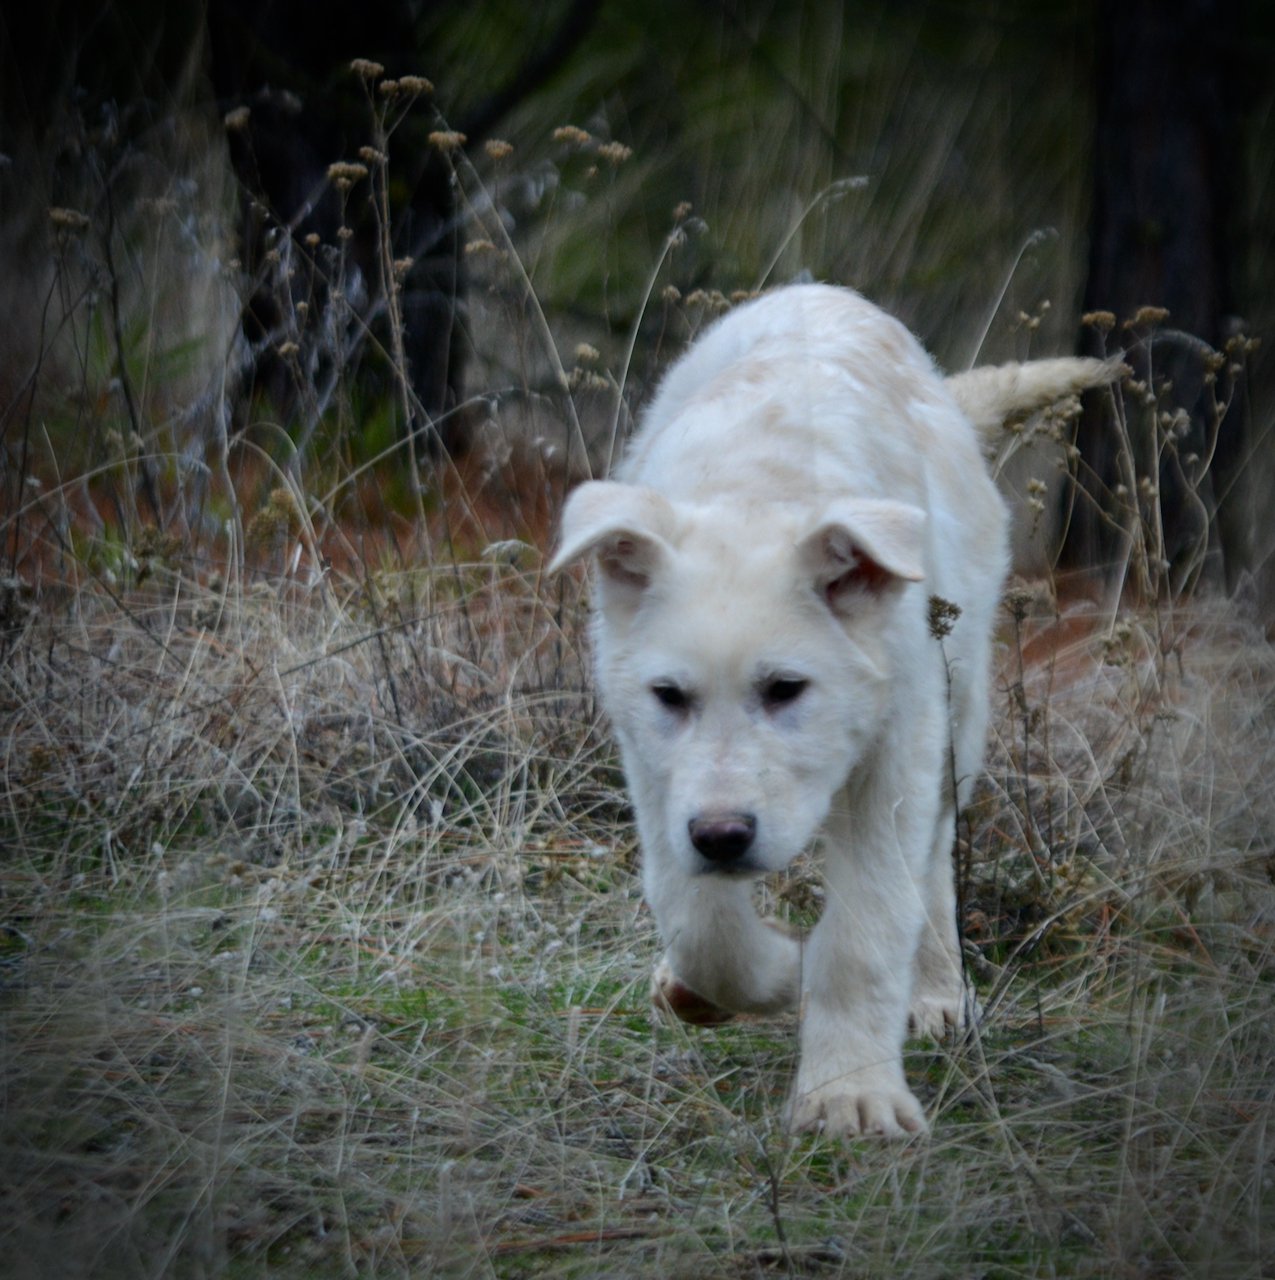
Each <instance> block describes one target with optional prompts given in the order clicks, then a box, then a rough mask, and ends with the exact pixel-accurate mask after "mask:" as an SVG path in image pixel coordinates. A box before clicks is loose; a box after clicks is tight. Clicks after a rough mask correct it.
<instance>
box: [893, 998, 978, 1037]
mask: <svg viewBox="0 0 1275 1280" xmlns="http://www.w3.org/2000/svg"><path fill="white" fill-rule="evenodd" d="M972 1005H973V999H972V997H968V996H966V995H965V994H964V993H963V992H957V993H956V994H955V995H951V996H947V995H941V996H940V995H913V997H912V1007H911V1008H910V1009H909V1010H908V1032H909V1034H911V1035H914V1036H918V1037H921V1038H927V1037H928V1038H929V1039H931V1040H940V1041H941V1040H946V1039H947V1037H948V1034H949V1033H950V1032H952V1031H957V1032H960V1031H964V1030H965V1028H966V1027H968V1026H969V1025H970V1023H971V1021H972V1020H973V1019H972V1018H971V1012H972Z"/></svg>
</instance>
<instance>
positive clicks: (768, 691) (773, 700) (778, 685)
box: [761, 676, 810, 707]
mask: <svg viewBox="0 0 1275 1280" xmlns="http://www.w3.org/2000/svg"><path fill="white" fill-rule="evenodd" d="M809 683H810V681H809V680H802V679H801V678H800V677H799V676H776V677H775V678H774V679H773V680H767V681H766V683H765V684H764V685H763V686H762V691H761V696H762V701H763V702H765V704H766V705H767V706H768V707H782V706H785V705H786V704H787V703H789V702H796V701H797V699H798V698H800V697H801V695H802V694H803V693H804V692H805V690H806V686H807V685H808V684H809Z"/></svg>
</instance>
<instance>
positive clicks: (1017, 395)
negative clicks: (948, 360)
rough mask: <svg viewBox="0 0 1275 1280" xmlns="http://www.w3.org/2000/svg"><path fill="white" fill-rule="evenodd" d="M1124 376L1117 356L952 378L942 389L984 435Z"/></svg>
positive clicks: (1040, 363) (985, 369)
mask: <svg viewBox="0 0 1275 1280" xmlns="http://www.w3.org/2000/svg"><path fill="white" fill-rule="evenodd" d="M1124 372H1125V365H1124V363H1123V360H1122V358H1121V357H1120V356H1114V357H1112V358H1111V359H1109V360H1094V359H1090V358H1088V357H1082V356H1070V357H1066V356H1065V357H1062V358H1061V359H1056V360H1031V361H1029V362H1028V363H1026V364H1001V365H986V366H984V367H982V368H979V369H971V370H970V371H969V372H968V373H956V374H953V375H952V376H951V377H949V378H948V379H947V388H948V390H949V391H950V392H951V393H952V395H953V396H954V397H955V398H956V403H957V404H959V405H960V406H961V409H962V410H963V411H964V413H965V416H966V417H967V418H968V419H969V420H970V421H971V422H972V423H973V424H974V426H975V427H977V428H978V430H979V432H980V434H982V435H990V434H991V433H992V432H994V431H997V430H999V429H1000V428H1001V427H1002V426H1004V424H1005V423H1006V422H1008V421H1011V420H1012V419H1014V418H1017V417H1022V416H1024V415H1025V414H1029V413H1032V412H1033V411H1034V410H1036V409H1043V408H1044V407H1045V406H1046V405H1049V404H1053V403H1054V401H1056V400H1061V399H1063V397H1065V396H1071V395H1077V394H1078V393H1079V392H1081V391H1087V390H1088V389H1089V388H1090V387H1102V386H1106V385H1107V383H1109V382H1114V381H1115V380H1116V379H1117V378H1119V377H1120V376H1121V375H1122V374H1123V373H1124Z"/></svg>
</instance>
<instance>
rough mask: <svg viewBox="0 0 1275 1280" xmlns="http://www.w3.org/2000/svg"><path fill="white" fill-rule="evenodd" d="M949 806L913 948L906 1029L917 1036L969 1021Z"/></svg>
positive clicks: (937, 1035)
mask: <svg viewBox="0 0 1275 1280" xmlns="http://www.w3.org/2000/svg"><path fill="white" fill-rule="evenodd" d="M953 814H954V810H953V809H952V808H951V807H950V806H947V807H945V810H944V812H943V814H942V816H941V817H940V818H939V822H938V829H937V832H936V834H935V837H934V845H933V852H932V853H931V855H930V861H929V866H928V867H927V869H926V876H925V883H924V890H923V892H924V902H925V924H924V926H923V928H922V930H921V940H920V943H919V945H918V947H917V952H916V972H915V974H914V976H913V984H912V1003H911V1007H910V1009H909V1011H908V1027H909V1028H910V1030H911V1031H912V1032H913V1033H914V1034H915V1035H918V1036H930V1037H931V1038H933V1039H935V1040H942V1039H943V1038H944V1036H946V1034H947V1032H948V1031H949V1030H950V1029H952V1028H955V1029H956V1030H960V1029H961V1028H962V1027H964V1026H965V1024H966V1022H967V1020H968V1011H967V1005H968V1004H969V1001H968V1000H967V999H966V992H965V985H964V981H963V978H962V971H961V951H960V939H959V937H958V935H957V931H956V890H955V880H954V873H953V868H952V857H951V846H952V835H953Z"/></svg>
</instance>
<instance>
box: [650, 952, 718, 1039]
mask: <svg viewBox="0 0 1275 1280" xmlns="http://www.w3.org/2000/svg"><path fill="white" fill-rule="evenodd" d="M651 1003H652V1004H654V1005H655V1007H656V1008H657V1009H658V1010H659V1011H660V1012H661V1013H669V1014H672V1015H673V1016H674V1017H676V1018H680V1019H681V1020H682V1021H683V1022H689V1023H690V1024H691V1025H692V1026H696V1027H712V1026H716V1025H717V1024H718V1023H719V1022H729V1021H730V1020H731V1019H732V1018H733V1017H734V1016H735V1015H734V1014H733V1013H731V1012H730V1010H728V1009H722V1008H720V1007H719V1006H717V1005H715V1004H714V1003H713V1002H712V1001H711V1000H706V999H705V998H704V997H703V996H702V995H700V994H699V992H698V991H692V990H691V989H690V987H688V986H687V985H686V984H685V983H684V982H681V981H679V980H678V978H677V975H676V974H675V973H674V972H673V967H672V965H670V964H669V962H668V960H667V959H664V960H661V961H660V962H659V964H657V965H656V966H655V972H654V973H653V974H651Z"/></svg>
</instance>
